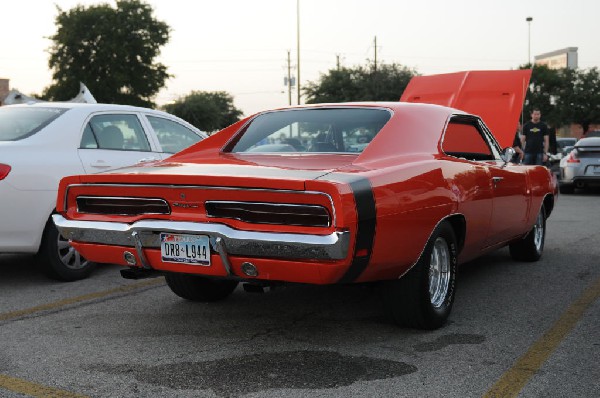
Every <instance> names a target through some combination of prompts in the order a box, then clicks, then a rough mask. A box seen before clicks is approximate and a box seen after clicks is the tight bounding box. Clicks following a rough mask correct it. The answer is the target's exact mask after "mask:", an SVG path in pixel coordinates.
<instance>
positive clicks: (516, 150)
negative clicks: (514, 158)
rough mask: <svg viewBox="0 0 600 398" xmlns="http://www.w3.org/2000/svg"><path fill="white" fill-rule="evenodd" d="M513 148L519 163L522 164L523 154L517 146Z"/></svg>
mask: <svg viewBox="0 0 600 398" xmlns="http://www.w3.org/2000/svg"><path fill="white" fill-rule="evenodd" d="M513 148H514V149H515V152H517V154H518V155H519V161H521V162H522V161H523V158H524V157H525V152H523V150H522V149H521V147H519V146H515V147H513Z"/></svg>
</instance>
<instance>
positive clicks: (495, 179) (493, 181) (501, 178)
mask: <svg viewBox="0 0 600 398" xmlns="http://www.w3.org/2000/svg"><path fill="white" fill-rule="evenodd" d="M502 180H504V177H492V183H493V184H494V188H495V187H496V185H498V183H499V182H500V181H502Z"/></svg>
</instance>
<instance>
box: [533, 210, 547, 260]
mask: <svg viewBox="0 0 600 398" xmlns="http://www.w3.org/2000/svg"><path fill="white" fill-rule="evenodd" d="M532 232H533V244H534V246H535V250H537V251H538V252H540V251H541V250H542V245H543V244H544V214H543V212H542V211H540V212H539V213H538V216H537V219H536V220H535V225H534V226H533V231H532Z"/></svg>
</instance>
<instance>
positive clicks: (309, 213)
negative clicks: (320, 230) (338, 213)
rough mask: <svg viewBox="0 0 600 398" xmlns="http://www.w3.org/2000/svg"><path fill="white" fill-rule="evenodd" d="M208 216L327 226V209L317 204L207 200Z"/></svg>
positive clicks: (328, 217)
mask: <svg viewBox="0 0 600 398" xmlns="http://www.w3.org/2000/svg"><path fill="white" fill-rule="evenodd" d="M206 214H207V215H208V217H218V218H231V219H234V220H239V221H243V222H247V223H253V224H277V225H298V226H305V227H328V226H330V225H331V217H330V215H329V211H327V209H326V208H325V207H323V206H319V205H305V204H287V203H284V204H281V203H263V202H234V201H207V202H206Z"/></svg>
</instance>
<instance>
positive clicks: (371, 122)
mask: <svg viewBox="0 0 600 398" xmlns="http://www.w3.org/2000/svg"><path fill="white" fill-rule="evenodd" d="M390 117H391V113H390V111H388V110H385V109H378V108H357V107H353V108H317V109H292V110H285V111H274V112H266V113H263V114H261V115H258V116H257V117H256V118H254V119H253V120H252V121H251V122H250V123H249V124H248V126H246V128H245V129H244V131H242V133H241V136H240V137H239V139H238V140H237V142H236V143H235V144H234V146H233V148H232V149H231V152H234V153H240V152H245V153H273V152H277V153H281V152H313V153H315V152H316V153H319V152H320V153H331V152H342V153H348V152H350V153H356V152H362V151H363V150H364V149H365V147H366V146H367V145H368V144H369V142H371V140H372V139H373V138H374V137H375V135H377V133H379V131H380V130H381V128H382V127H383V126H384V125H385V124H386V123H387V121H388V120H389V119H390Z"/></svg>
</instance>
